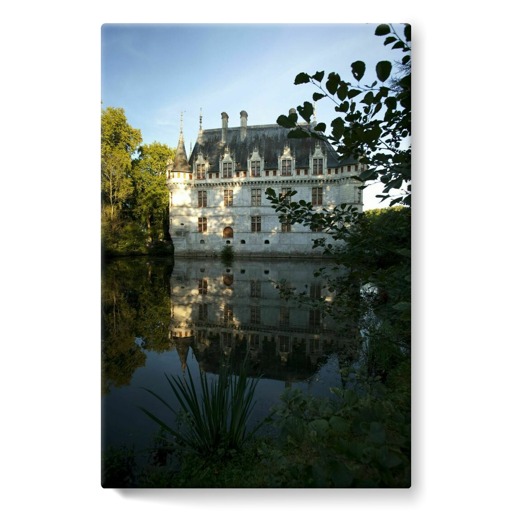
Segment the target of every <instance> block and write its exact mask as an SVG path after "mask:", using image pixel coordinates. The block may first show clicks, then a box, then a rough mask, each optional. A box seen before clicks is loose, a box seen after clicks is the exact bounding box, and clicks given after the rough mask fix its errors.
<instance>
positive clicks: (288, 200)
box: [280, 187, 292, 203]
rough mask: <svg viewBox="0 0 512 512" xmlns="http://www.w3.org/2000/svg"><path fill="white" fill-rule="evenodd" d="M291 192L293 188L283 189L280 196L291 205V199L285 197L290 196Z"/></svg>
mask: <svg viewBox="0 0 512 512" xmlns="http://www.w3.org/2000/svg"><path fill="white" fill-rule="evenodd" d="M291 191H292V189H291V187H282V188H281V194H280V196H281V199H283V200H284V202H285V203H289V202H290V198H289V197H285V196H286V194H288V193H289V192H291Z"/></svg>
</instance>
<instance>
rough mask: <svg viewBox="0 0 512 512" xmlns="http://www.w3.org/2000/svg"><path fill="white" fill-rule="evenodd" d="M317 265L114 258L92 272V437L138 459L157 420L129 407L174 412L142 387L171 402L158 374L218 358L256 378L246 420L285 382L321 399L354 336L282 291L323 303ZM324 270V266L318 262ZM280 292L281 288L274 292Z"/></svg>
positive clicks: (196, 370) (211, 368) (335, 380)
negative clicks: (98, 314)
mask: <svg viewBox="0 0 512 512" xmlns="http://www.w3.org/2000/svg"><path fill="white" fill-rule="evenodd" d="M319 266H320V264H319V263H318V262H315V261H312V262H303V261H295V260H270V259H267V260H259V261H256V260H240V261H234V262H232V263H230V264H229V265H226V264H225V263H223V262H221V261H220V260H215V259H208V260H190V259H175V260H172V259H171V260H166V259H162V260H148V259H143V258H134V259H119V260H114V261H111V262H109V263H107V264H106V265H105V266H104V268H103V276H102V429H103V431H102V444H103V450H106V449H107V448H110V447H117V448H120V447H130V448H132V447H133V448H135V451H136V453H137V454H138V455H139V456H142V455H143V454H144V453H145V452H146V451H147V450H148V449H149V448H150V447H151V445H152V443H153V442H154V438H155V435H156V434H157V432H158V427H157V426H156V424H155V423H154V422H152V421H151V420H150V419H149V418H148V417H147V416H146V415H145V414H144V413H142V412H141V410H140V409H139V407H141V406H142V407H145V408H147V409H149V410H150V411H152V412H153V413H154V414H156V415H157V416H159V417H161V418H162V419H164V420H165V421H167V422H169V423H173V422H174V421H175V418H172V417H170V416H169V414H170V413H169V411H168V410H167V409H165V408H164V407H163V406H162V405H161V404H160V403H159V402H158V401H157V400H156V399H155V398H154V397H153V396H151V395H150V394H149V393H148V392H147V391H145V390H144V388H148V389H151V390H152V391H154V392H156V393H157V394H159V395H161V396H165V398H166V399H167V400H168V401H169V403H170V404H171V405H172V406H173V407H175V408H176V409H178V404H177V401H176V400H174V399H173V396H172V393H171V392H170V387H169V385H168V383H167V381H166V378H165V375H168V376H173V375H175V376H182V375H184V373H185V372H186V371H187V369H188V370H190V372H191V374H192V375H193V376H194V378H198V376H199V374H200V372H206V374H207V375H210V376H215V375H216V374H218V370H219V365H220V361H221V360H222V358H223V357H225V356H230V357H231V358H232V359H233V360H235V361H241V360H243V359H244V358H245V357H247V358H248V360H249V374H250V375H251V376H254V377H261V380H260V381H259V384H258V386H257V388H256V395H255V399H256V407H255V409H254V412H253V415H252V417H251V421H252V422H253V423H256V422H258V421H259V420H260V419H262V418H263V417H265V416H266V415H267V414H268V413H269V410H270V408H271V407H272V406H273V405H275V404H277V403H279V397H280V395H281V394H282V393H283V391H284V390H285V389H286V388H299V389H301V390H304V391H305V392H308V393H311V394H313V395H317V396H328V395H329V388H330V387H332V386H335V385H339V383H340V376H339V369H340V365H341V362H342V361H344V360H347V359H350V358H351V357H352V356H353V354H354V352H355V348H354V347H355V346H356V345H357V340H356V338H357V334H356V333H355V332H354V331H352V332H343V331H340V329H339V326H337V325H336V323H335V322H334V321H333V320H332V319H330V318H329V317H323V316H322V315H321V312H320V311H319V310H318V309H316V308H314V307H312V306H311V304H305V303H303V302H300V301H296V300H290V299H284V298H282V293H281V291H282V290H283V286H284V285H283V281H285V282H286V286H287V287H290V288H293V289H294V290H295V292H296V293H301V294H302V295H303V296H304V298H305V299H306V301H307V300H308V299H310V298H312V299H316V300H325V301H329V300H330V296H329V291H328V288H327V286H326V283H325V282H323V281H322V280H321V279H320V278H319V277H315V271H316V270H317V269H318V267H319ZM322 266H323V267H325V266H326V265H325V263H323V264H322ZM280 289H281V291H280Z"/></svg>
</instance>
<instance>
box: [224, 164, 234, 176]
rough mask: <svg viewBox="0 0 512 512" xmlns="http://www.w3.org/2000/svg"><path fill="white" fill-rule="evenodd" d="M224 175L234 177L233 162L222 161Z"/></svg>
mask: <svg viewBox="0 0 512 512" xmlns="http://www.w3.org/2000/svg"><path fill="white" fill-rule="evenodd" d="M222 177H223V178H232V177H233V162H222Z"/></svg>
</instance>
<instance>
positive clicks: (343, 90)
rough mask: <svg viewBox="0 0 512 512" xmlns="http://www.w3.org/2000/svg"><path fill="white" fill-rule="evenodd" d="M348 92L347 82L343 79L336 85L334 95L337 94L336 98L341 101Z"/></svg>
mask: <svg viewBox="0 0 512 512" xmlns="http://www.w3.org/2000/svg"><path fill="white" fill-rule="evenodd" d="M347 93H348V84H347V82H345V81H341V82H340V84H339V85H338V90H337V91H336V95H337V96H338V99H340V100H341V101H343V100H344V99H345V98H346V97H347Z"/></svg>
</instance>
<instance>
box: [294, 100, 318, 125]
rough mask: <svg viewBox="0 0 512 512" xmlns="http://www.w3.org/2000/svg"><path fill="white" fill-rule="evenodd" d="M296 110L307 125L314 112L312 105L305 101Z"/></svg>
mask: <svg viewBox="0 0 512 512" xmlns="http://www.w3.org/2000/svg"><path fill="white" fill-rule="evenodd" d="M297 110H298V111H299V114H300V115H301V117H302V118H303V119H304V120H305V121H307V122H308V123H309V121H310V120H311V116H312V115H313V112H314V108H313V104H312V103H310V102H309V101H305V102H304V104H303V105H302V106H298V107H297Z"/></svg>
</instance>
